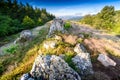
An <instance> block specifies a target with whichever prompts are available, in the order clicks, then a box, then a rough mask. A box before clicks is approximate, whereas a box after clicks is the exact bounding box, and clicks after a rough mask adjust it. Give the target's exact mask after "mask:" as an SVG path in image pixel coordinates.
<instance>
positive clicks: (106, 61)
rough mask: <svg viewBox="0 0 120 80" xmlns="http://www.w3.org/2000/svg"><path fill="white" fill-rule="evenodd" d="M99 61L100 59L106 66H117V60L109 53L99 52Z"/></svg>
mask: <svg viewBox="0 0 120 80" xmlns="http://www.w3.org/2000/svg"><path fill="white" fill-rule="evenodd" d="M97 60H98V61H100V62H101V63H102V64H103V65H104V66H105V67H108V66H116V62H115V61H113V60H112V59H110V58H109V57H108V56H107V55H105V54H99V56H98V58H97Z"/></svg>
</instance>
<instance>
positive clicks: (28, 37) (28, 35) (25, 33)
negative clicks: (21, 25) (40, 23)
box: [14, 30, 33, 44]
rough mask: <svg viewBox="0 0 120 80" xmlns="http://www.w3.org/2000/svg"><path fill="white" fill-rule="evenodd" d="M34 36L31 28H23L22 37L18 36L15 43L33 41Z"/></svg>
mask: <svg viewBox="0 0 120 80" xmlns="http://www.w3.org/2000/svg"><path fill="white" fill-rule="evenodd" d="M32 38H33V34H32V32H31V31H30V30H23V31H22V32H21V33H20V37H18V38H17V39H16V40H15V41H14V43H15V44H16V43H25V42H27V41H31V40H32Z"/></svg>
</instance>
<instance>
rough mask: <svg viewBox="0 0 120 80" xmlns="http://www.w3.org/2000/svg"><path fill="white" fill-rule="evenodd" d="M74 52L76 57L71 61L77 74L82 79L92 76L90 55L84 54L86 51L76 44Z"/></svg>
mask: <svg viewBox="0 0 120 80" xmlns="http://www.w3.org/2000/svg"><path fill="white" fill-rule="evenodd" d="M74 51H75V52H76V53H77V55H76V56H75V57H73V58H72V61H73V63H74V64H75V66H76V68H78V69H77V71H78V73H79V74H80V75H81V76H83V77H84V76H87V75H90V74H93V69H92V63H91V59H90V54H89V53H87V52H86V49H85V48H84V47H83V46H82V45H80V44H77V45H76V46H75V48H74Z"/></svg>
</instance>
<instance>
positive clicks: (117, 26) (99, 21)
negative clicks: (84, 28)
mask: <svg viewBox="0 0 120 80" xmlns="http://www.w3.org/2000/svg"><path fill="white" fill-rule="evenodd" d="M119 16H120V11H115V9H114V6H105V7H104V8H103V9H102V10H101V11H100V12H99V13H98V14H96V15H86V16H84V18H83V19H81V20H80V22H81V23H82V24H89V25H91V26H94V27H95V28H97V29H104V30H108V31H114V32H116V33H120V17H119Z"/></svg>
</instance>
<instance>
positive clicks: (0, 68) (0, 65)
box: [0, 62, 4, 73]
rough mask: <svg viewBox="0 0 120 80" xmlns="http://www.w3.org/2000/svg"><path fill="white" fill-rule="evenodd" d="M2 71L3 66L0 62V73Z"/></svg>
mask: <svg viewBox="0 0 120 80" xmlns="http://www.w3.org/2000/svg"><path fill="white" fill-rule="evenodd" d="M3 71H4V66H3V65H2V62H0V73H2V72H3Z"/></svg>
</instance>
